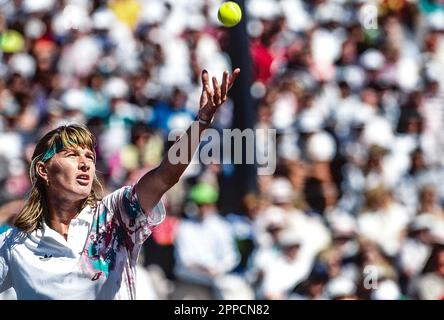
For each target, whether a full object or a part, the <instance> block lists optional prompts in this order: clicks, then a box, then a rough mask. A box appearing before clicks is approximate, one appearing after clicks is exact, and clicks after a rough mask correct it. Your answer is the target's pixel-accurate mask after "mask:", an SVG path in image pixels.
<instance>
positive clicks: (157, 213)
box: [102, 185, 166, 244]
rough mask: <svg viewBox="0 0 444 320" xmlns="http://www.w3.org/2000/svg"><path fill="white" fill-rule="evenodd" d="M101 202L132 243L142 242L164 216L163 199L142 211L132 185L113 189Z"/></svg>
mask: <svg viewBox="0 0 444 320" xmlns="http://www.w3.org/2000/svg"><path fill="white" fill-rule="evenodd" d="M102 203H103V204H104V205H105V206H106V207H107V208H108V210H109V211H110V213H111V214H112V219H113V220H114V221H115V223H116V224H117V225H119V226H121V227H123V228H122V229H123V230H125V231H126V233H127V235H128V236H129V237H130V238H131V240H132V242H133V243H134V244H141V243H143V242H144V241H145V240H146V239H147V238H148V237H149V236H150V234H151V233H152V230H153V229H154V228H155V227H156V226H158V225H159V224H160V223H162V221H163V220H164V219H165V216H166V210H165V206H164V203H163V200H160V201H159V202H158V203H157V204H156V206H155V207H154V208H153V209H152V210H151V211H150V212H144V210H143V209H142V207H141V206H140V204H139V200H138V198H137V194H136V192H135V187H134V185H132V186H125V187H122V188H120V189H118V190H116V191H114V192H113V193H111V194H109V195H108V196H106V197H105V198H104V199H103V200H102Z"/></svg>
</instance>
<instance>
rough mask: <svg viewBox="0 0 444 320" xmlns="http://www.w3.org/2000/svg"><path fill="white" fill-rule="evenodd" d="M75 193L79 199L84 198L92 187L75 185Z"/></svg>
mask: <svg viewBox="0 0 444 320" xmlns="http://www.w3.org/2000/svg"><path fill="white" fill-rule="evenodd" d="M74 189H75V190H74V191H75V193H76V194H77V195H78V196H79V198H82V199H83V198H86V197H88V196H89V194H90V193H91V190H92V185H90V184H88V185H77V186H76V187H75V188H74Z"/></svg>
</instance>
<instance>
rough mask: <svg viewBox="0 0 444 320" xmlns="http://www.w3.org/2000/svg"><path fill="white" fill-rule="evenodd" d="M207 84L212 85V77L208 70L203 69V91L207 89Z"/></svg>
mask: <svg viewBox="0 0 444 320" xmlns="http://www.w3.org/2000/svg"><path fill="white" fill-rule="evenodd" d="M205 86H208V87H209V86H210V77H209V76H208V71H207V70H205V69H204V70H202V91H204V90H205Z"/></svg>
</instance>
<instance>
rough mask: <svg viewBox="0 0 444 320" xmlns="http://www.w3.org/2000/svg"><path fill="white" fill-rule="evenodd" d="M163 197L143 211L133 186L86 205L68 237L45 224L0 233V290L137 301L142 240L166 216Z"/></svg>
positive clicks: (37, 296) (25, 294)
mask: <svg viewBox="0 0 444 320" xmlns="http://www.w3.org/2000/svg"><path fill="white" fill-rule="evenodd" d="M165 214H166V213H165V207H164V205H163V203H162V201H159V203H158V204H157V205H156V206H155V207H154V209H153V210H152V211H151V212H149V213H148V214H145V213H144V212H143V210H142V208H141V207H140V205H139V202H138V200H137V195H136V193H135V188H134V186H125V187H122V188H120V189H118V190H116V191H114V192H113V193H111V194H109V195H107V196H106V197H104V198H103V199H102V200H101V201H100V202H99V203H98V205H97V207H96V208H91V207H89V206H87V207H85V208H84V209H83V210H82V211H81V213H80V214H79V215H78V216H77V218H76V219H73V220H72V221H71V223H70V226H69V231H68V239H67V240H65V238H64V237H63V236H62V235H60V234H59V233H57V232H56V231H54V230H52V229H51V228H50V227H48V225H46V224H43V228H42V229H38V230H36V231H34V232H32V233H25V232H22V231H19V230H18V229H15V228H12V229H10V230H8V231H7V232H5V233H3V234H2V235H0V293H1V292H3V291H5V290H7V289H8V288H11V287H12V288H14V290H15V291H16V294H17V298H18V299H135V298H136V297H135V295H136V292H135V287H136V286H135V270H136V264H137V258H138V255H139V252H140V249H141V245H142V243H143V242H144V241H145V240H146V239H147V238H148V237H149V235H150V234H151V232H152V229H153V228H154V227H155V226H157V225H159V224H160V223H161V222H162V221H163V219H164V218H165Z"/></svg>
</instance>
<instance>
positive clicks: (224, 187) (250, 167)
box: [220, 0, 257, 213]
mask: <svg viewBox="0 0 444 320" xmlns="http://www.w3.org/2000/svg"><path fill="white" fill-rule="evenodd" d="M235 2H237V3H238V4H239V6H240V7H241V9H242V20H241V21H240V23H239V24H238V25H236V26H235V27H232V28H230V29H229V31H228V32H229V56H230V59H231V63H232V65H233V68H236V67H239V68H240V69H241V73H240V75H239V77H238V79H237V80H236V82H235V84H234V86H233V88H232V89H231V91H230V98H231V99H232V101H233V104H234V109H233V123H232V129H240V130H244V129H253V128H254V126H255V123H256V108H255V105H254V101H253V98H252V96H251V94H250V87H251V84H252V81H253V63H252V60H251V55H250V44H249V39H248V33H247V23H248V17H247V12H246V9H245V2H246V1H245V0H237V1H235ZM231 148H232V149H231V150H232V152H231V154H232V155H235V154H237V153H240V152H242V158H243V161H242V164H234V166H233V167H232V168H231V170H230V173H229V174H225V175H223V177H222V181H221V195H220V196H221V199H220V200H221V202H220V204H221V210H222V212H224V213H228V212H233V211H240V210H241V209H242V208H241V203H242V199H243V197H244V195H245V194H246V193H248V192H250V191H252V190H255V189H256V172H257V170H256V166H255V165H254V164H246V163H245V159H246V152H247V151H246V145H245V142H244V143H243V144H242V150H239V149H235V146H234V143H232V147H231ZM250 152H251V151H250ZM232 160H233V157H232ZM233 163H234V162H233Z"/></svg>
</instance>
